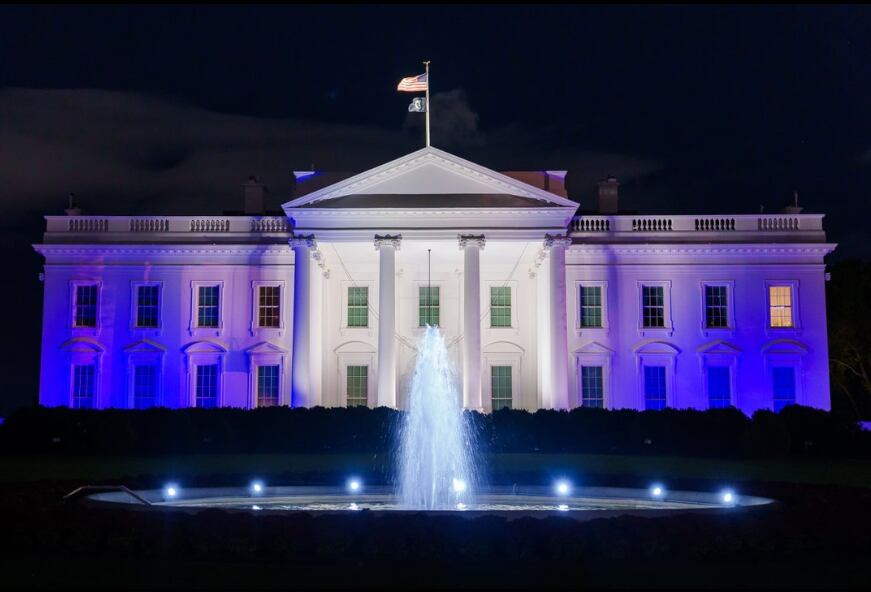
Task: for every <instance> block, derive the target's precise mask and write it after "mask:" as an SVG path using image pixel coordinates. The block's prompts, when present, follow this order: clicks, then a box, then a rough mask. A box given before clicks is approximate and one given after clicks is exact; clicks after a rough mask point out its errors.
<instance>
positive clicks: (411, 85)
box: [396, 74, 427, 92]
mask: <svg viewBox="0 0 871 592" xmlns="http://www.w3.org/2000/svg"><path fill="white" fill-rule="evenodd" d="M426 85H427V75H426V74H421V75H420V76H409V77H408V78H403V79H402V80H400V81H399V85H398V86H397V87H396V90H399V91H403V92H420V91H422V90H426Z"/></svg>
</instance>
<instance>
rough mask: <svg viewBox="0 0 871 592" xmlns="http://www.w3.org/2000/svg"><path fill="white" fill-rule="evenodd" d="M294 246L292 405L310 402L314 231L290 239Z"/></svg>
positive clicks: (305, 405)
mask: <svg viewBox="0 0 871 592" xmlns="http://www.w3.org/2000/svg"><path fill="white" fill-rule="evenodd" d="M289 242H290V246H291V247H293V360H292V363H291V391H290V405H291V407H308V406H310V405H311V402H312V401H311V396H312V390H311V388H312V384H311V251H312V249H314V248H315V247H316V245H315V237H314V235H309V236H297V237H294V238H292V239H290V241H289Z"/></svg>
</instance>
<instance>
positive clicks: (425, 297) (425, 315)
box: [418, 286, 440, 327]
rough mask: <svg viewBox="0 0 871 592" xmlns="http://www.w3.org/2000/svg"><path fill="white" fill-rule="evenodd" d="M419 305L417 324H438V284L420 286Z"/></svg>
mask: <svg viewBox="0 0 871 592" xmlns="http://www.w3.org/2000/svg"><path fill="white" fill-rule="evenodd" d="M418 302H419V303H420V304H419V307H418V310H419V322H418V325H419V326H421V327H425V326H427V325H432V326H433V327H438V326H439V311H440V307H439V287H438V286H432V287H428V286H420V289H419V292H418Z"/></svg>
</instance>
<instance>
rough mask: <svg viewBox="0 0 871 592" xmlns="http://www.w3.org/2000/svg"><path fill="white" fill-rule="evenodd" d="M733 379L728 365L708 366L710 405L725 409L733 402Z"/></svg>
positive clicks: (713, 407)
mask: <svg viewBox="0 0 871 592" xmlns="http://www.w3.org/2000/svg"><path fill="white" fill-rule="evenodd" d="M731 391H732V380H731V376H730V372H729V367H728V366H711V367H710V368H708V407H709V408H711V409H724V408H726V407H729V406H730V405H731V404H732V392H731Z"/></svg>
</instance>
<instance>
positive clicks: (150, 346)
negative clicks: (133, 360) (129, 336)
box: [124, 339, 166, 354]
mask: <svg viewBox="0 0 871 592" xmlns="http://www.w3.org/2000/svg"><path fill="white" fill-rule="evenodd" d="M164 352H166V348H165V347H163V346H162V345H160V344H159V343H157V342H155V341H152V340H150V339H141V340H139V341H136V342H134V343H131V344H130V345H128V346H127V347H125V348H124V353H128V354H139V353H155V354H162V353H164Z"/></svg>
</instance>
